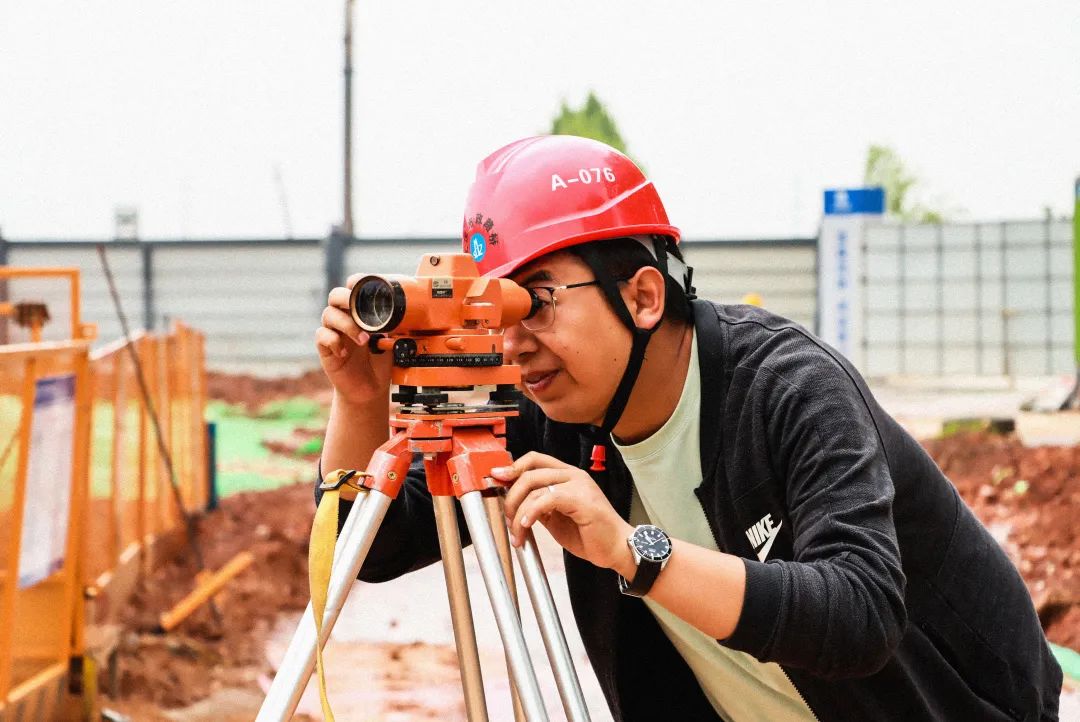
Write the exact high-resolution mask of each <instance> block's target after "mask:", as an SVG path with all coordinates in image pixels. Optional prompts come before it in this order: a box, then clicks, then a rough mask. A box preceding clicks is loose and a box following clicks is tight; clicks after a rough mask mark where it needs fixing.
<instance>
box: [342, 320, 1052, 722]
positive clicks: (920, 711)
mask: <svg viewBox="0 0 1080 722" xmlns="http://www.w3.org/2000/svg"><path fill="white" fill-rule="evenodd" d="M693 311H694V320H695V326H696V330H697V342H698V358H699V366H700V370H701V469H702V473H703V476H704V480H703V481H702V483H701V485H700V486H699V487H698V488H697V489H696V490H695V493H696V496H697V500H696V503H700V504H701V506H702V508H703V509H704V511H705V515H706V517H707V518H708V521H709V525H710V527H711V528H712V532H713V535H714V536H715V538H716V543H717V546H718V547H719V548H720V549H721V550H722V551H724V552H727V553H729V554H734V555H737V556H739V557H741V558H742V559H743V560H744V563H745V565H746V596H745V598H744V600H743V609H742V615H741V617H740V619H739V622H738V626H737V627H736V629H735V632H734V633H733V634H732V635H731V637H730V638H728V639H725V640H721V641H719V642H718V644H724V645H726V646H728V647H730V648H732V649H738V650H741V651H743V652H747V653H749V654H751V655H753V656H754V657H756V658H757V659H759V660H762V661H766V662H777V663H779V664H780V665H781V667H783V669H784V671H785V672H786V673H787V674H788V676H789V677H790V678H791V681H792V682H793V683H794V685H795V687H796V688H797V689H798V691H799V693H800V694H801V695H802V696H803V698H804V699H805V700H806V702H807V704H808V705H809V706H810V709H811V710H812V711H813V712H814V714H815V715H816V716H817V717H818V719H821V720H858V721H860V722H862V721H864V720H1033V721H1034V720H1054V719H1057V710H1058V697H1059V695H1060V690H1061V681H1062V676H1061V669H1060V668H1059V667H1058V665H1057V662H1056V661H1055V660H1054V658H1053V656H1052V654H1051V652H1050V649H1049V646H1048V644H1047V642H1046V638H1045V636H1044V634H1043V632H1042V628H1041V626H1040V624H1039V619H1038V617H1037V616H1036V613H1035V609H1034V607H1033V605H1032V602H1031V598H1030V596H1029V595H1028V592H1027V589H1026V588H1025V586H1024V583H1023V580H1022V579H1021V578H1020V575H1019V574H1018V573H1017V571H1016V569H1015V568H1014V567H1013V565H1012V564H1011V563H1010V562H1009V560H1008V558H1007V557H1006V556H1005V554H1004V552H1003V551H1002V549H1001V548H1000V546H999V545H998V544H997V542H995V541H994V539H993V538H992V537H991V536H990V534H989V533H988V532H987V531H986V529H985V528H984V527H983V526H982V525H981V524H980V523H979V521H978V520H977V519H976V518H975V516H974V515H973V514H972V513H971V511H970V510H969V509H968V507H967V506H966V505H965V504H964V503H963V501H962V500H961V498H960V496H959V495H958V494H957V492H956V490H955V488H954V487H953V485H952V484H951V483H950V482H949V481H948V479H946V478H945V476H944V475H943V474H942V472H941V471H940V470H939V469H938V467H937V466H936V465H935V464H934V462H933V460H932V459H931V458H930V457H929V456H928V455H927V454H926V452H925V451H924V450H923V449H922V447H921V446H919V444H918V443H917V442H916V441H915V440H914V439H913V438H912V437H911V436H910V435H908V434H907V433H906V432H905V431H904V430H903V429H902V428H901V427H900V426H899V424H897V423H896V421H894V420H893V419H892V418H891V417H890V416H889V415H888V414H887V413H885V411H883V410H882V409H881V407H880V406H879V405H878V404H877V402H876V401H875V400H874V398H873V396H872V395H871V393H870V391H869V389H868V388H867V387H866V384H865V383H864V381H863V379H862V378H861V376H860V375H859V374H858V372H857V371H856V370H855V369H854V368H853V367H852V366H851V364H850V363H848V361H847V360H846V359H844V358H843V357H842V356H841V355H840V354H839V353H837V352H836V351H834V350H833V349H831V348H830V347H828V346H827V345H825V344H824V343H822V342H821V341H819V340H818V339H816V338H815V337H814V336H813V335H811V334H810V333H808V332H807V331H806V330H805V329H803V328H802V327H801V326H799V325H798V324H795V323H793V322H791V321H788V320H786V319H783V318H781V317H779V316H776V315H773V314H770V313H768V312H766V311H763V310H761V309H757V308H753V307H749V306H724V305H718V304H712V303H709V302H706V301H695V302H694V303H693ZM507 436H508V447H509V449H510V451H511V452H512V453H513V454H514V456H515V457H517V456H519V455H521V454H523V453H525V452H526V451H529V450H537V451H540V452H543V453H546V454H549V455H552V456H554V457H557V458H559V459H561V460H563V461H565V462H568V463H571V464H581V463H582V461H583V460H584V459H587V458H588V454H589V451H590V449H591V441H588V440H586V439H584V437H583V436H582V435H581V434H580V433H579V429H578V428H577V427H574V426H570V425H566V424H561V423H557V422H553V421H551V420H549V419H547V418H546V417H544V416H543V414H542V412H541V411H540V410H539V408H538V407H537V406H535V405H534V404H531V403H525V404H524V405H523V408H522V416H521V417H520V419H518V420H516V422H515V423H512V424H511V425H510V427H509V429H508V434H507ZM409 477H410V478H409V480H408V482H407V483H406V485H405V487H404V488H403V489H402V492H401V494H400V495H399V497H398V500H397V501H395V502H394V503H393V504H391V506H390V511H389V512H388V514H387V517H386V520H385V521H384V523H383V526H382V528H381V529H380V531H379V534H378V536H377V538H376V540H375V543H374V545H373V546H372V549H371V552H370V553H369V556H368V558H367V561H366V562H365V564H364V567H363V569H362V571H361V573H360V578H361V579H363V580H366V581H384V580H387V579H391V578H393V577H396V576H399V575H401V574H404V573H406V572H408V571H410V570H413V569H417V568H419V567H422V566H426V565H427V564H430V563H432V562H434V561H436V560H437V559H438V558H439V546H438V540H437V537H436V533H435V526H434V520H433V515H432V504H431V499H430V496H429V495H428V493H427V491H426V488H425V486H424V483H423V471H422V468H421V467H420V466H418V465H414V468H413V470H412V471H411V472H410V475H409ZM597 481H598V483H599V484H600V486H601V488H602V489H603V491H604V493H605V494H606V495H607V497H608V499H609V500H610V501H611V503H612V505H613V506H614V508H615V509H616V510H617V511H618V512H619V513H620V514H622V516H623V517H624V518H626V517H627V516H628V515H629V512H630V494H631V486H632V480H631V477H630V474H629V472H628V471H627V469H626V467H625V465H624V464H623V463H622V460H621V458H620V457H619V455H618V452H617V451H616V450H615V449H614V448H611V449H609V453H608V471H607V472H606V473H603V474H600V475H598V478H597ZM689 503H695V502H694V501H690V502H689ZM343 511H344V510H343ZM767 514H768V515H771V522H772V523H771V526H772V527H774V528H776V527H779V528H778V531H777V532H776V538H775V540H774V541H773V544H772V547H771V549H770V550H769V552H768V557H767V558H766V560H765V561H764V562H759V561H758V558H757V555H756V553H755V548H754V545H753V544H752V541H751V540H752V539H755V540H756V541H758V543H759V544H758V546H759V548H760V542H761V537H760V535H755V534H752V533H749V532H748V530H750V528H751V527H753V526H754V525H755V524H758V522H760V521H761V520H762V519H763V517H764V516H765V515H767ZM343 516H344V515H343ZM459 526H460V528H461V530H462V532H463V534H464V533H465V525H464V523H461V524H459ZM759 529H760V527H759ZM464 541H465V542H466V543H467V542H468V540H467V539H465V540H464ZM564 557H565V562H566V575H567V583H568V586H569V590H570V599H571V603H572V606H573V609H574V616H575V619H576V621H577V625H578V629H579V630H580V632H581V637H582V640H583V641H584V643H585V648H586V650H587V651H588V654H589V659H590V661H591V662H592V666H593V669H594V670H595V672H596V675H597V678H598V679H599V682H600V686H601V687H602V688H603V691H604V694H605V696H606V698H607V702H608V705H609V706H610V708H611V712H612V714H613V716H614V717H615V719H616V720H626V721H630V720H649V721H650V722H654V721H655V720H658V719H659V720H712V719H717V715H716V713H715V711H714V710H713V708H712V707H711V705H710V704H709V702H708V701H707V700H706V698H705V695H704V694H703V693H702V691H701V688H700V687H699V685H698V683H697V680H696V679H695V678H694V676H693V674H692V673H691V672H690V669H689V668H688V667H687V665H686V663H685V662H684V661H683V660H682V658H681V657H680V656H679V654H678V652H677V651H676V650H675V648H674V647H673V646H672V645H671V643H670V642H669V641H668V639H667V637H666V636H665V635H664V633H663V632H662V631H661V629H660V627H659V626H658V625H657V623H656V622H655V620H654V618H653V616H652V615H651V614H650V613H649V611H648V609H647V608H646V606H645V605H644V603H643V602H641V601H640V600H638V599H634V598H632V597H627V596H624V595H622V594H620V593H619V591H618V585H617V580H616V574H615V572H613V571H611V570H607V569H600V568H597V567H595V566H593V565H591V564H589V563H588V562H586V561H583V560H581V559H578V558H576V557H574V556H572V555H569V554H564ZM701 592H702V593H707V592H708V590H705V589H703V590H701ZM658 678H659V679H658Z"/></svg>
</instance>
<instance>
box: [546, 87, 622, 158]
mask: <svg viewBox="0 0 1080 722" xmlns="http://www.w3.org/2000/svg"><path fill="white" fill-rule="evenodd" d="M550 132H551V134H552V135H577V136H580V137H582V138H592V139H593V140H598V141H600V142H602V143H607V144H608V145H610V146H611V147H612V148H615V149H616V150H618V151H621V152H623V153H626V154H627V155H630V154H629V153H628V152H627V150H626V141H624V140H623V137H622V135H621V134H620V133H619V127H618V126H617V125H616V124H615V119H614V118H612V117H611V113H609V112H608V110H607V108H606V107H605V106H604V104H603V103H602V102H601V101H600V99H599V98H597V97H596V93H594V92H593V91H591V90H590V91H589V95H588V97H587V98H585V102H584V103H582V105H581V107H579V108H571V107H570V106H568V105H567V104H566V101H565V100H563V101H562V104H561V105H560V107H559V114H558V115H556V116H555V118H554V119H553V120H552V121H551V131H550ZM635 162H636V160H635ZM638 165H639V166H640V165H641V164H640V163H638Z"/></svg>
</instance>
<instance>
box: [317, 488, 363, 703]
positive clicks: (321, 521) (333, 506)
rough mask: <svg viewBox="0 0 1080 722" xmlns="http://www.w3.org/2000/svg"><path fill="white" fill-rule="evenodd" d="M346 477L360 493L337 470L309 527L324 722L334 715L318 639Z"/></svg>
mask: <svg viewBox="0 0 1080 722" xmlns="http://www.w3.org/2000/svg"><path fill="white" fill-rule="evenodd" d="M346 474H349V475H350V478H349V479H348V480H347V481H346V482H345V483H346V484H348V486H349V487H351V489H350V491H352V490H360V487H359V486H358V485H357V484H356V483H355V482H354V481H353V480H352V478H351V477H352V476H353V475H354V474H355V472H346V471H344V470H343V469H339V470H337V471H335V472H333V473H332V474H330V475H329V476H328V477H326V482H327V483H328V484H338V488H334V489H326V490H324V491H323V495H322V499H320V500H319V508H318V510H316V512H315V520H314V521H313V522H312V524H311V539H310V540H309V541H308V587H309V589H310V593H311V611H312V613H313V614H314V615H315V669H316V671H317V672H318V674H319V701H320V702H321V703H322V711H323V718H324V719H325V720H326V721H327V722H334V713H333V712H332V711H331V709H330V701H329V700H328V699H327V698H326V676H325V674H324V671H323V658H322V645H321V644H319V639H320V638H321V637H322V624H323V616H324V615H325V614H326V597H327V592H328V590H329V588H330V572H331V570H332V569H333V566H334V546H335V545H336V543H337V533H338V499H339V498H340V496H341V488H340V484H341V477H343V476H345V475H346ZM350 482H352V483H350ZM349 496H351V494H349ZM346 498H347V497H346Z"/></svg>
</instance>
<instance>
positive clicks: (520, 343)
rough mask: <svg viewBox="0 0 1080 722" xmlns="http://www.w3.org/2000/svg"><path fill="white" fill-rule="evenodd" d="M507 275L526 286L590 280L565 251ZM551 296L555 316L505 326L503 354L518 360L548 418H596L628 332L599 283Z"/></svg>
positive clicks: (610, 391) (610, 390) (610, 392)
mask: <svg viewBox="0 0 1080 722" xmlns="http://www.w3.org/2000/svg"><path fill="white" fill-rule="evenodd" d="M511 278H512V279H513V280H514V281H516V282H517V283H519V284H521V285H523V286H526V287H536V286H565V285H569V284H574V283H581V282H584V281H592V280H594V276H593V273H592V271H591V270H590V269H589V267H588V266H587V265H585V263H584V262H582V261H581V259H579V258H577V257H576V256H574V255H572V254H569V253H565V252H557V253H553V254H550V255H547V256H544V257H542V258H539V259H537V260H535V261H533V262H532V263H530V264H528V265H527V266H524V267H523V268H521V269H520V270H518V271H517V272H515V273H514V274H513V275H512V276H511ZM554 298H555V319H554V322H553V323H552V324H551V325H550V326H548V327H547V328H544V329H541V330H539V331H530V330H528V329H526V328H525V327H524V326H522V325H521V324H518V325H516V326H513V327H512V328H509V329H507V330H506V333H505V339H504V340H505V350H506V354H507V356H508V357H509V359H510V361H512V362H513V363H516V364H518V365H519V366H521V371H522V381H523V383H522V387H523V388H524V390H525V395H526V396H527V397H529V398H530V399H531V400H533V401H535V402H536V403H537V404H538V405H539V406H540V408H541V409H543V411H544V414H546V415H547V417H548V418H550V419H553V420H555V421H561V422H565V423H574V424H599V423H600V422H601V421H602V420H603V415H604V413H605V412H606V411H607V405H608V403H609V402H610V400H611V397H612V396H614V395H615V388H616V387H617V386H618V384H619V379H620V378H621V377H622V372H623V369H624V368H626V363H627V358H628V356H629V353H630V339H631V337H630V332H629V331H628V330H627V329H626V327H625V326H623V325H622V323H621V322H620V321H619V319H618V317H617V316H616V315H615V312H614V311H612V310H611V307H610V306H609V305H608V303H607V301H606V300H605V298H604V294H603V291H601V290H600V287H599V286H584V287H581V288H567V289H561V290H557V291H555V292H554Z"/></svg>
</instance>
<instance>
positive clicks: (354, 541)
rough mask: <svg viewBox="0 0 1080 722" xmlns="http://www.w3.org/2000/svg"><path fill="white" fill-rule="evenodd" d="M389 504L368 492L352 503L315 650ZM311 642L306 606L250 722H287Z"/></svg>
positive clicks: (306, 671)
mask: <svg viewBox="0 0 1080 722" xmlns="http://www.w3.org/2000/svg"><path fill="white" fill-rule="evenodd" d="M390 502H391V498H390V497H389V496H387V495H386V494H383V493H382V492H380V491H370V492H367V494H361V495H360V496H357V497H356V501H355V502H354V503H353V507H352V510H351V511H350V513H349V516H348V518H347V519H346V520H345V526H344V527H343V528H342V530H341V534H340V535H339V536H338V541H337V545H336V546H335V547H334V570H333V573H332V574H331V576H330V588H329V590H328V592H327V599H326V614H325V615H324V616H323V628H322V637H321V638H320V639H319V640H318V643H319V645H320V646H322V645H325V644H326V640H327V639H328V638H329V637H330V631H331V630H332V629H333V628H334V623H335V622H337V618H338V615H339V614H340V613H341V607H342V606H343V605H344V604H345V598H346V597H347V596H348V595H349V589H350V588H352V585H353V583H354V582H355V581H356V575H357V574H358V573H359V572H360V567H361V566H362V565H363V564H364V559H365V558H366V557H367V554H368V551H369V550H370V549H371V542H372V541H373V540H374V539H375V533H376V532H377V531H378V530H379V525H380V524H382V521H383V517H385V516H386V510H387V508H389V506H390ZM315 643H316V639H315V619H314V616H313V613H312V610H311V603H310V602H309V603H308V605H307V609H306V610H305V611H304V616H302V617H301V618H300V623H299V624H298V625H297V627H296V631H295V632H294V633H293V638H292V641H291V642H289V649H288V651H286V652H285V657H284V659H283V660H282V662H281V667H279V668H278V671H277V674H276V675H275V676H274V681H273V683H272V684H271V685H270V691H269V692H267V694H266V699H264V700H263V703H262V707H260V708H259V715H258V717H256V718H255V720H256V722H287V721H288V720H289V719H291V718H292V715H293V712H295V711H296V706H297V705H298V704H299V703H300V696H301V695H302V694H303V693H304V688H305V687H307V683H308V679H310V677H311V671H312V669H313V668H314V667H315Z"/></svg>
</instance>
